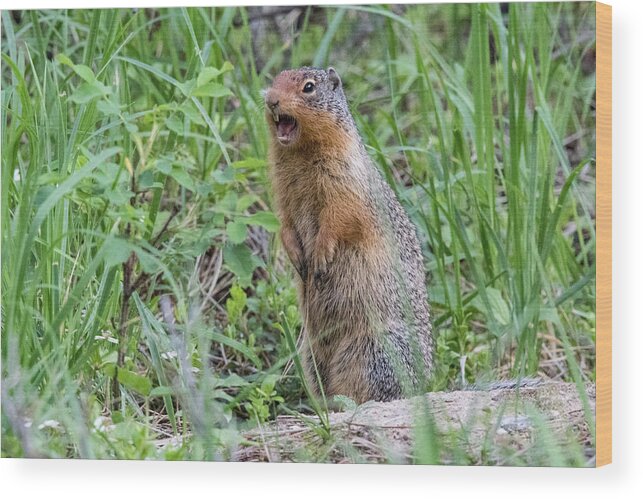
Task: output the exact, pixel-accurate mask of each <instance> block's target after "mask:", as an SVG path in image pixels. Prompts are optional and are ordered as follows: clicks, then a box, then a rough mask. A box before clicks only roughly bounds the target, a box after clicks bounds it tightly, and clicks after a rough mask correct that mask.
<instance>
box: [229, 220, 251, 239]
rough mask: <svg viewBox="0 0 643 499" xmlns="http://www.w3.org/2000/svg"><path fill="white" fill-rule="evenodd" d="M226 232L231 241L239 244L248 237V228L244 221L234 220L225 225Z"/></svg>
mask: <svg viewBox="0 0 643 499" xmlns="http://www.w3.org/2000/svg"><path fill="white" fill-rule="evenodd" d="M226 233H227V234H228V239H229V240H230V242H231V243H233V244H240V243H242V242H244V241H245V240H246V237H248V228H247V227H246V226H245V224H244V223H242V222H239V221H237V220H234V221H232V222H228V225H226Z"/></svg>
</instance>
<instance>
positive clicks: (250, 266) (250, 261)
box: [223, 244, 263, 286]
mask: <svg viewBox="0 0 643 499" xmlns="http://www.w3.org/2000/svg"><path fill="white" fill-rule="evenodd" d="M223 262H224V263H225V265H226V266H227V267H228V268H229V269H230V271H232V273H233V274H234V275H236V276H237V277H238V278H239V281H240V283H241V285H242V286H248V285H250V282H251V279H252V273H253V272H254V270H255V269H256V268H257V267H260V266H262V265H263V263H262V262H261V260H260V259H259V258H257V257H256V256H255V255H253V254H252V252H251V251H250V249H249V248H248V247H247V246H245V245H243V244H236V245H230V246H226V247H225V248H224V249H223Z"/></svg>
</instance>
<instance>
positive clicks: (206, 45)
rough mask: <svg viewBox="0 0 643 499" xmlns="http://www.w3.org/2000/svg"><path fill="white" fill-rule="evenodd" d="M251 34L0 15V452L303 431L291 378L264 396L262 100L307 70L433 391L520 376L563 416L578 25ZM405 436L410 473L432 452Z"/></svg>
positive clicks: (466, 20)
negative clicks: (396, 230) (352, 168)
mask: <svg viewBox="0 0 643 499" xmlns="http://www.w3.org/2000/svg"><path fill="white" fill-rule="evenodd" d="M252 15H254V13H253V12H248V11H246V9H244V8H209V9H207V8H203V9H202V8H199V9H191V8H190V9H185V8H181V9H160V10H137V11H134V10H75V11H57V10H51V11H30V12H27V11H25V12H20V13H16V12H9V11H3V12H2V93H1V98H2V108H1V112H2V114H1V120H2V121H1V126H2V178H1V180H2V187H1V189H2V190H1V196H2V197H1V203H2V204H1V210H2V213H1V224H2V343H1V348H2V390H3V391H2V401H3V412H2V434H3V439H2V455H3V456H24V455H30V456H34V455H38V456H48V457H63V456H73V457H96V458H113V457H116V458H146V457H154V458H162V459H227V458H229V456H230V452H231V449H233V448H234V447H235V446H236V445H237V444H239V443H240V442H242V440H243V436H242V431H243V430H244V429H247V428H251V427H254V426H256V425H257V424H263V423H264V422H266V421H267V420H270V419H272V418H273V417H274V416H275V415H276V414H283V413H287V414H301V413H302V412H303V413H310V411H311V410H313V411H314V412H316V413H317V414H318V415H320V416H321V417H322V420H325V419H324V418H325V416H324V415H325V411H326V409H324V407H321V406H320V405H318V404H316V403H313V404H312V407H309V405H308V404H309V402H308V401H307V399H306V397H305V391H304V389H303V388H302V386H301V383H300V381H299V376H298V374H300V369H299V368H298V363H297V362H296V359H294V360H295V368H294V369H290V370H288V374H287V375H285V376H282V373H283V371H284V366H285V365H286V364H288V362H289V361H290V360H291V359H292V355H291V352H292V351H293V340H294V335H295V334H296V331H297V330H298V327H299V324H300V319H299V315H298V311H297V306H296V296H295V291H294V289H293V286H292V281H291V270H290V269H289V267H288V265H287V264H285V257H284V252H283V251H282V249H281V248H280V245H279V242H278V240H277V238H276V237H275V236H274V233H275V232H276V230H277V228H278V222H277V220H276V218H275V216H274V215H273V214H272V212H271V211H270V206H271V202H270V193H269V191H268V185H267V181H266V175H265V170H266V161H265V158H266V149H267V133H266V129H265V124H264V121H263V108H262V102H261V97H260V91H261V89H263V88H265V87H267V86H268V85H269V84H270V80H271V77H272V76H274V75H275V74H276V73H277V72H278V71H279V70H281V69H283V68H285V67H291V66H299V65H303V64H315V65H321V66H327V65H329V64H332V65H333V66H335V67H336V68H337V69H338V71H339V73H340V74H341V75H342V79H343V81H344V85H345V90H346V93H347V96H348V99H349V102H350V105H351V108H352V110H353V112H354V115H355V118H356V121H357V123H358V127H359V128H360V131H361V134H362V136H363V137H364V140H365V142H366V144H367V148H368V150H369V153H370V154H371V155H372V157H373V159H374V161H375V163H376V164H377V166H378V167H379V168H380V169H381V170H382V172H383V174H384V175H385V176H386V178H387V180H388V181H389V182H390V183H391V185H392V186H393V187H394V189H395V191H396V192H397V194H398V196H399V197H400V199H401V201H402V202H403V204H404V205H405V206H406V208H407V210H408V211H409V213H410V215H411V217H412V218H413V220H414V221H415V223H416V225H417V227H418V229H419V233H420V237H421V242H422V246H423V250H424V252H425V262H426V266H427V276H428V277H427V286H428V291H429V296H430V299H431V305H432V310H433V317H434V326H435V328H434V329H435V334H436V339H437V353H436V366H437V369H436V374H435V376H434V379H433V380H432V388H433V389H436V390H437V389H447V388H454V387H458V386H459V385H460V381H459V380H461V379H462V378H464V379H465V380H466V382H467V383H471V382H474V381H476V380H485V379H486V380H489V379H491V380H492V379H498V378H508V377H522V376H534V375H539V376H542V377H546V378H552V379H563V380H566V381H573V382H575V383H576V384H577V386H578V389H579V393H581V395H582V396H583V397H585V392H584V388H583V383H584V382H586V381H592V380H593V379H594V359H595V355H594V347H595V265H594V255H595V229H594V227H595V224H594V218H593V216H594V210H595V202H594V185H595V182H594V177H595V175H594V155H595V142H594V141H595V136H594V111H593V104H594V92H595V75H594V69H593V67H592V65H591V64H589V69H588V67H587V66H588V64H587V61H588V60H589V61H590V63H591V62H592V61H593V59H592V57H593V50H594V46H595V40H594V37H593V33H594V22H595V21H594V11H593V4H589V3H588V4H585V3H581V4H515V5H514V4H512V5H511V6H510V8H509V10H508V12H501V10H500V7H499V5H497V4H488V5H443V6H422V5H412V6H407V7H405V8H404V9H402V8H400V7H391V8H388V7H382V6H359V7H355V8H354V9H343V8H339V9H338V8H330V7H329V8H316V9H304V11H303V13H302V15H301V18H300V21H301V22H300V23H299V26H298V28H295V27H292V29H287V30H284V31H282V32H279V30H278V29H276V28H275V26H273V25H272V24H268V29H265V30H263V31H262V30H256V32H253V28H251V26H253V25H252V24H251V18H252ZM369 29H370V31H369ZM586 412H587V417H588V420H589V421H590V423H591V418H592V415H591V411H589V410H587V411H586ZM103 417H104V418H107V419H101V418H103ZM302 417H303V416H302ZM25 418H26V420H27V421H29V422H31V426H29V425H27V426H25V425H24V424H22V423H21V422H24V421H25ZM45 421H55V422H56V424H53V427H52V426H51V425H50V426H47V425H45V426H44V427H42V428H39V426H41V425H42V424H43V422H45ZM103 421H109V422H110V424H112V423H113V424H114V425H115V429H113V430H110V431H95V430H96V427H97V426H98V427H100V425H101V424H102V423H101V422H103ZM426 426H427V428H430V427H431V425H430V424H427V425H426ZM590 426H592V427H593V423H591V424H590ZM319 431H320V434H322V435H323V436H324V438H325V439H326V440H328V439H332V438H333V437H332V435H329V434H328V426H327V424H323V425H320V428H319ZM181 435H182V436H186V437H187V438H185V439H184V440H183V441H182V442H183V443H182V444H180V445H178V446H175V447H168V448H164V449H160V450H159V449H158V448H157V447H156V446H155V445H154V443H153V441H154V440H155V439H159V438H165V437H167V438H170V437H176V436H181ZM551 440H552V439H551V438H549V440H548V439H547V438H545V439H544V441H545V442H548V444H547V446H546V447H547V448H546V449H545V451H542V452H544V454H543V455H552V456H555V459H554V458H552V459H554V461H555V463H561V462H562V463H572V464H578V463H579V462H580V461H579V458H578V455H577V454H574V455H571V456H566V455H565V454H564V449H558V448H556V444H555V442H553V441H551ZM419 441H421V442H424V444H423V445H420V446H419V447H418V449H419V450H418V453H417V460H418V462H435V461H436V459H437V458H436V456H439V455H440V448H442V447H444V446H446V445H448V442H447V441H446V440H445V441H442V442H441V441H440V440H439V438H438V437H437V436H436V435H432V436H431V435H428V436H427V435H425V436H424V437H419ZM543 445H544V444H543ZM570 452H571V451H570ZM547 453H549V454H547ZM462 456H463V457H462V459H461V461H460V462H468V461H467V458H466V453H463V454H462ZM528 458H529V456H527V459H526V461H520V462H519V463H518V464H530V462H531V463H534V464H535V463H540V464H542V463H543V462H544V461H543V460H542V459H541V458H539V457H535V458H534V459H533V461H529V459H528ZM355 459H356V460H358V458H357V457H356V458H355ZM521 459H525V456H523V457H522V458H521Z"/></svg>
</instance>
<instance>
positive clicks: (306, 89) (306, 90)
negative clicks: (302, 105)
mask: <svg viewBox="0 0 643 499" xmlns="http://www.w3.org/2000/svg"><path fill="white" fill-rule="evenodd" d="M314 89H315V84H314V83H313V82H312V81H309V82H307V83H306V84H305V85H304V93H306V94H309V93H311V92H312V91H313V90H314Z"/></svg>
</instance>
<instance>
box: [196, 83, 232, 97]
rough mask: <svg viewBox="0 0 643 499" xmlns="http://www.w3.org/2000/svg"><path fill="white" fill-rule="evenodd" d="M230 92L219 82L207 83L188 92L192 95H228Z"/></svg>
mask: <svg viewBox="0 0 643 499" xmlns="http://www.w3.org/2000/svg"><path fill="white" fill-rule="evenodd" d="M230 95H232V92H231V91H230V89H229V88H228V87H225V86H223V85H221V84H220V83H207V84H205V85H202V86H200V87H197V88H195V89H194V90H192V92H190V96H192V97H228V96H230Z"/></svg>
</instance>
